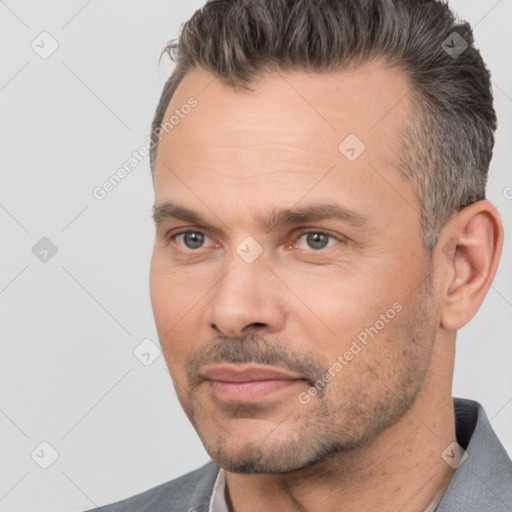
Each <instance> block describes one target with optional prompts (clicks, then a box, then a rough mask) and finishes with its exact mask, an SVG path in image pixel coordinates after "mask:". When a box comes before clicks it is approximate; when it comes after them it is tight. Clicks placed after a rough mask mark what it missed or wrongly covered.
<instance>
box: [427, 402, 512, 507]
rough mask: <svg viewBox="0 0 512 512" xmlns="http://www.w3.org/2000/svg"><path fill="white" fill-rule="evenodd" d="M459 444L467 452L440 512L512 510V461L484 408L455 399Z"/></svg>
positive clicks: (457, 469)
mask: <svg viewBox="0 0 512 512" xmlns="http://www.w3.org/2000/svg"><path fill="white" fill-rule="evenodd" d="M454 410H455V420H456V430H457V441H458V443H459V445H460V446H461V447H462V449H463V450H465V456H464V457H462V458H461V459H460V462H459V464H458V466H457V468H456V471H455V474H454V475H453V477H452V480H451V482H450V485H449V486H448V489H447V490H446V492H445V494H444V496H443V498H442V500H441V503H440V504H439V508H438V509H436V510H437V511H438V512H456V511H457V512H458V511H461V512H472V511H478V512H480V511H483V510H485V512H504V511H506V510H512V461H511V460H510V457H509V456H508V454H507V452H506V451H505V448H504V447H503V445H502V444H501V442H500V440H499V439H498V437H497V436H496V434H495V432H494V430H493V429H492V426H491V422H490V421H489V419H488V418H487V415H486V414H485V411H484V409H483V407H482V406H481V405H480V404H479V403H478V402H475V401H473V400H466V399H459V398H455V399H454Z"/></svg>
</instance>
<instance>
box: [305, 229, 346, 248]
mask: <svg viewBox="0 0 512 512" xmlns="http://www.w3.org/2000/svg"><path fill="white" fill-rule="evenodd" d="M301 240H304V242H305V243H306V244H307V246H306V247H304V246H302V247H301ZM336 242H337V240H336V238H335V237H334V236H332V235H329V234H327V233H322V232H321V231H309V232H307V233H304V234H302V235H301V236H300V237H299V238H298V240H297V247H298V248H299V249H314V250H320V249H325V248H326V247H330V246H331V245H334V244H335V243H336Z"/></svg>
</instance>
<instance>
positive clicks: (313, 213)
mask: <svg viewBox="0 0 512 512" xmlns="http://www.w3.org/2000/svg"><path fill="white" fill-rule="evenodd" d="M168 219H179V220H182V221H185V222H190V223H191V224H199V225H203V226H206V227H213V226H212V225H211V224H210V223H209V222H208V221H206V220H205V219H203V217H201V215H199V214H198V213H197V212H195V211H193V210H189V209H188V208H186V207H184V206H181V205H177V204H174V203H171V202H169V201H165V202H163V203H161V204H158V205H156V204H155V205H154V206H153V221H154V222H155V225H156V226H157V227H158V226H159V225H160V224H161V223H162V222H164V221H165V220H168ZM330 219H334V220H338V221H341V222H344V223H346V224H348V225H351V226H353V227H354V228H364V227H365V226H366V225H367V224H368V221H367V219H366V218H365V217H363V216H362V215H360V214H358V213H356V212H353V211H350V210H347V209H346V208H343V207H341V206H339V205H337V204H330V203H327V204H325V203H323V204H313V205H308V206H303V207H300V208H296V207H295V208H287V209H280V208H276V209H274V210H273V211H272V212H271V213H269V214H267V215H266V216H264V217H262V218H260V219H258V220H257V223H258V225H259V226H260V227H261V228H262V229H264V230H268V231H270V230H271V229H273V228H274V227H276V226H277V225H283V224H284V225H295V224H304V223H307V222H318V221H320V220H330Z"/></svg>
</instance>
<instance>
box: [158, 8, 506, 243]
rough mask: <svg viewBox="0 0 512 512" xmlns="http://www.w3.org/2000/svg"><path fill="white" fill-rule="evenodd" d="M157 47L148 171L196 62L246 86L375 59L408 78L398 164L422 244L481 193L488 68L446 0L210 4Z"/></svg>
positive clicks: (488, 125)
mask: <svg viewBox="0 0 512 512" xmlns="http://www.w3.org/2000/svg"><path fill="white" fill-rule="evenodd" d="M165 52H167V53H168V54H169V56H170V57H171V59H172V60H173V61H174V62H176V68H175V70H174V72H173V73H172V75H171V76H170V78H169V79H168V81H167V82H166V84H165V86H164V89H163V92H162V95H161V98H160V101H159V104H158V107H157V110H156V113H155V117H154V119H153V123H152V127H151V139H152V141H153V144H152V149H151V154H150V161H151V171H152V173H154V166H155V161H156V154H157V150H158V142H159V136H158V135H159V133H161V131H162V130H161V126H162V122H163V118H164V115H165V112H166V110H167V107H168V105H169V103H170V101H171V98H172V96H173V94H174V92H175V90H176V88H177V87H178V85H179V83H180V82H181V80H182V79H183V77H184V76H185V74H186V73H187V72H188V71H190V70H192V69H194V68H197V67H200V68H203V69H205V70H207V71H209V72H211V73H212V74H213V75H214V76H216V77H217V78H219V79H220V80H221V81H222V82H223V83H225V84H228V85H230V86H231V87H233V88H235V89H239V90H245V91H250V90H251V88H250V84H251V83H252V82H254V81H255V79H257V78H258V77H259V76H260V75H261V74H263V73H264V72H267V71H272V70H276V69H277V70H283V71H308V72H316V73H322V72H324V73H325V72H333V71H338V70H339V71H342V70H343V69H346V68H347V67H348V66H352V67H353V66H358V65H360V64H362V63H364V62H367V61H369V60H371V59H374V58H383V59H384V60H385V61H386V62H387V63H388V64H390V65H391V66H394V67H396V68H397V69H400V70H402V71H404V72H405V74H406V76H407V77H408V79H409V82H410V84H411V86H412V91H413V96H414V97H413V98H412V101H413V105H414V109H413V112H412V114H411V115H410V117H408V118H407V119H406V120H405V121H404V125H403V127H402V128H403V129H402V140H403V144H402V148H401V151H400V155H399V158H398V160H399V162H397V167H398V168H399V169H400V171H401V173H402V175H403V177H404V178H405V179H407V180H409V181H410V182H411V184H412V186H413V187H414V189H415V190H416V193H417V194H418V197H419V201H420V204H421V212H420V223H421V229H422V235H423V243H424V246H425V248H426V249H427V250H429V251H431V250H432V249H433V248H434V247H435V245H436V243H437V240H438V236H439V232H440V230H441V229H442V227H443V226H444V225H445V224H446V222H447V220H448V219H449V217H450V216H451V214H452V213H453V212H455V211H458V210H460V209H461V208H463V207H465V206H467V205H469V204H472V203H474V202H476V201H479V200H482V199H485V187H486V183H487V173H488V169H489V163H490V160H491V158H492V150H493V146H494V131H495V130H496V126H497V119H496V113H495V111H494V108H493V97H492V91H491V80H490V73H489V71H488V69H487V68H486V66H485V64H484V62H483V60H482V57H481V55H480V53H479V51H478V50H477V49H476V48H475V46H474V39H473V32H472V29H471V27H470V25H469V24H468V23H467V22H464V21H459V20H457V19H456V18H455V15H454V14H453V13H452V11H451V10H450V8H449V7H448V5H447V3H446V2H444V1H440V0H213V1H209V2H207V3H206V4H205V5H204V6H203V7H202V8H201V9H199V10H198V11H196V12H195V13H194V15H193V16H192V17H191V18H190V20H188V21H187V22H186V23H185V24H184V25H183V27H182V30H181V33H180V36H179V39H178V40H171V41H170V42H169V43H168V45H167V46H166V48H165V49H164V51H163V52H162V54H164V53H165ZM159 128H160V130H159Z"/></svg>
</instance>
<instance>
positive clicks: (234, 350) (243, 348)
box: [186, 333, 325, 390]
mask: <svg viewBox="0 0 512 512" xmlns="http://www.w3.org/2000/svg"><path fill="white" fill-rule="evenodd" d="M214 363H233V364H246V363H255V364H262V365H268V366H274V367H277V368H281V369H285V370H289V371H292V372H295V373H298V374H299V375H301V377H302V378H303V379H305V380H307V381H308V383H309V384H310V385H311V386H313V385H314V383H315V382H316V381H317V380H318V379H321V378H322V375H323V374H324V373H325V368H324V367H323V366H322V365H321V364H320V363H319V361H318V358H317V357H316V356H315V355H314V354H313V353H311V352H301V351H297V350H292V349H291V348H290V347H288V346H285V345H283V344H282V343H280V342H278V341H277V342H276V341H269V340H267V339H266V338H265V337H263V336H261V335H259V334H255V333H251V334H247V335H243V336H225V335H222V334H221V335H219V336H217V338H216V339H215V341H214V342H212V343H209V344H208V345H205V346H204V347H201V348H200V349H198V350H197V351H196V352H194V354H193V355H192V356H191V357H190V358H189V359H188V360H187V363H186V374H187V378H188V381H189V383H190V389H191V390H192V389H194V388H195V387H196V386H198V385H199V384H200V383H201V382H203V378H202V377H200V376H199V371H200V370H201V368H202V367H203V366H206V365H210V364H214Z"/></svg>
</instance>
